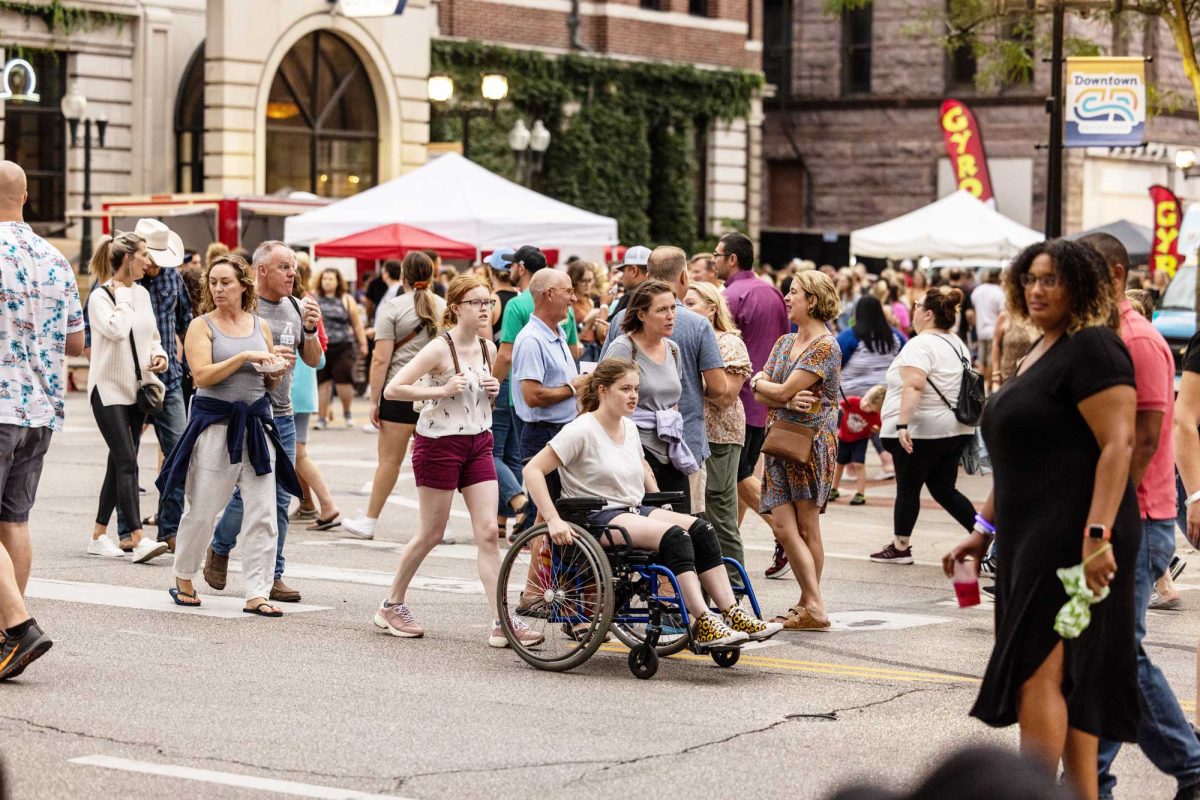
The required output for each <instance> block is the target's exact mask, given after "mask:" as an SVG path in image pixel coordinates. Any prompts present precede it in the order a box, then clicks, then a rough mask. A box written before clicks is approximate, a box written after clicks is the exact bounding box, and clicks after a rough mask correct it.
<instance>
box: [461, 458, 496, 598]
mask: <svg viewBox="0 0 1200 800" xmlns="http://www.w3.org/2000/svg"><path fill="white" fill-rule="evenodd" d="M462 495H463V500H465V501H466V503H467V512H468V513H469V514H470V515H471V529H472V532H473V533H474V534H475V546H476V549H477V550H478V556H477V559H478V561H477V563H478V566H479V581H480V582H481V583H482V584H483V592H484V594H486V595H487V598H488V607H489V608H490V609H491V610H492V619H499V615H498V612H497V610H496V581H497V580H498V579H499V576H500V541H499V536H500V529H499V528H498V527H496V521H495V520H494V519H493V516H492V515H493V514H494V513H495V509H496V505H497V504H498V503H499V502H500V484H498V483H497V482H496V481H485V482H484V483H476V484H474V485H472V486H467V487H466V488H464V489H463V490H462Z"/></svg>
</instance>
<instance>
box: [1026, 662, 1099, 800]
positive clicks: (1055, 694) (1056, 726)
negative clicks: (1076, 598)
mask: <svg viewBox="0 0 1200 800" xmlns="http://www.w3.org/2000/svg"><path fill="white" fill-rule="evenodd" d="M1062 678H1063V646H1062V643H1061V642H1059V643H1058V644H1057V645H1056V646H1055V647H1054V649H1053V650H1051V651H1050V655H1049V656H1047V657H1046V660H1045V661H1043V662H1042V665H1041V666H1040V667H1038V668H1037V672H1035V673H1033V675H1032V676H1030V678H1029V680H1027V681H1025V683H1024V684H1023V685H1022V686H1021V691H1020V697H1019V699H1018V701H1017V721H1018V722H1019V723H1020V726H1021V752H1022V753H1023V754H1024V755H1026V756H1028V757H1030V758H1032V759H1035V760H1037V761H1039V762H1041V763H1042V764H1043V765H1044V766H1045V767H1046V768H1047V769H1049V770H1051V771H1057V770H1058V762H1059V761H1060V760H1061V759H1062V755H1063V748H1064V747H1065V746H1066V743H1067V701H1066V698H1064V697H1063V693H1062ZM1094 747H1095V745H1094V744H1093V748H1094ZM1092 758H1093V761H1092V772H1093V773H1095V771H1096V762H1095V750H1094V749H1093V752H1092ZM1093 778H1094V776H1093ZM1094 786H1095V784H1094V783H1093V787H1094ZM1092 796H1093V797H1095V791H1094V790H1093V793H1092Z"/></svg>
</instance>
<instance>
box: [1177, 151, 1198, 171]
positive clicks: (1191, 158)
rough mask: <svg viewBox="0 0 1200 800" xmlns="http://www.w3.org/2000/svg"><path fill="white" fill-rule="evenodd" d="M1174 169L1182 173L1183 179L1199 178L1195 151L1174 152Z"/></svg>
mask: <svg viewBox="0 0 1200 800" xmlns="http://www.w3.org/2000/svg"><path fill="white" fill-rule="evenodd" d="M1175 167H1176V168H1177V169H1179V170H1181V171H1182V172H1183V177H1184V178H1200V164H1197V163H1196V151H1195V150H1179V151H1176V153H1175Z"/></svg>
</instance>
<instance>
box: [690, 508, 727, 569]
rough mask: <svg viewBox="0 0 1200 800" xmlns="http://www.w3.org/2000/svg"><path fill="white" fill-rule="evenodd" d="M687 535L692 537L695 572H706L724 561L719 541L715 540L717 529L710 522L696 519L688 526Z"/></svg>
mask: <svg viewBox="0 0 1200 800" xmlns="http://www.w3.org/2000/svg"><path fill="white" fill-rule="evenodd" d="M688 536H690V537H691V538H692V550H693V551H694V552H695V553H696V571H697V572H707V571H708V570H710V569H712V568H713V567H719V566H721V565H722V564H723V563H724V562H723V561H722V560H721V559H722V555H721V543H720V542H718V541H717V529H716V528H714V527H713V526H712V523H711V522H709V521H708V520H704V519H698V520H696V521H695V522H693V523H692V527H690V528H688Z"/></svg>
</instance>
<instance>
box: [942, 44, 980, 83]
mask: <svg viewBox="0 0 1200 800" xmlns="http://www.w3.org/2000/svg"><path fill="white" fill-rule="evenodd" d="M978 67H979V65H978V64H977V63H976V61H975V48H973V47H972V46H971V45H970V43H968V42H962V43H960V44H959V45H958V46H956V47H955V48H954V49H953V50H951V51H950V52H948V53H947V54H946V82H947V85H948V86H950V87H952V88H967V87H972V86H974V85H975V73H976V72H977V71H978Z"/></svg>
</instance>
